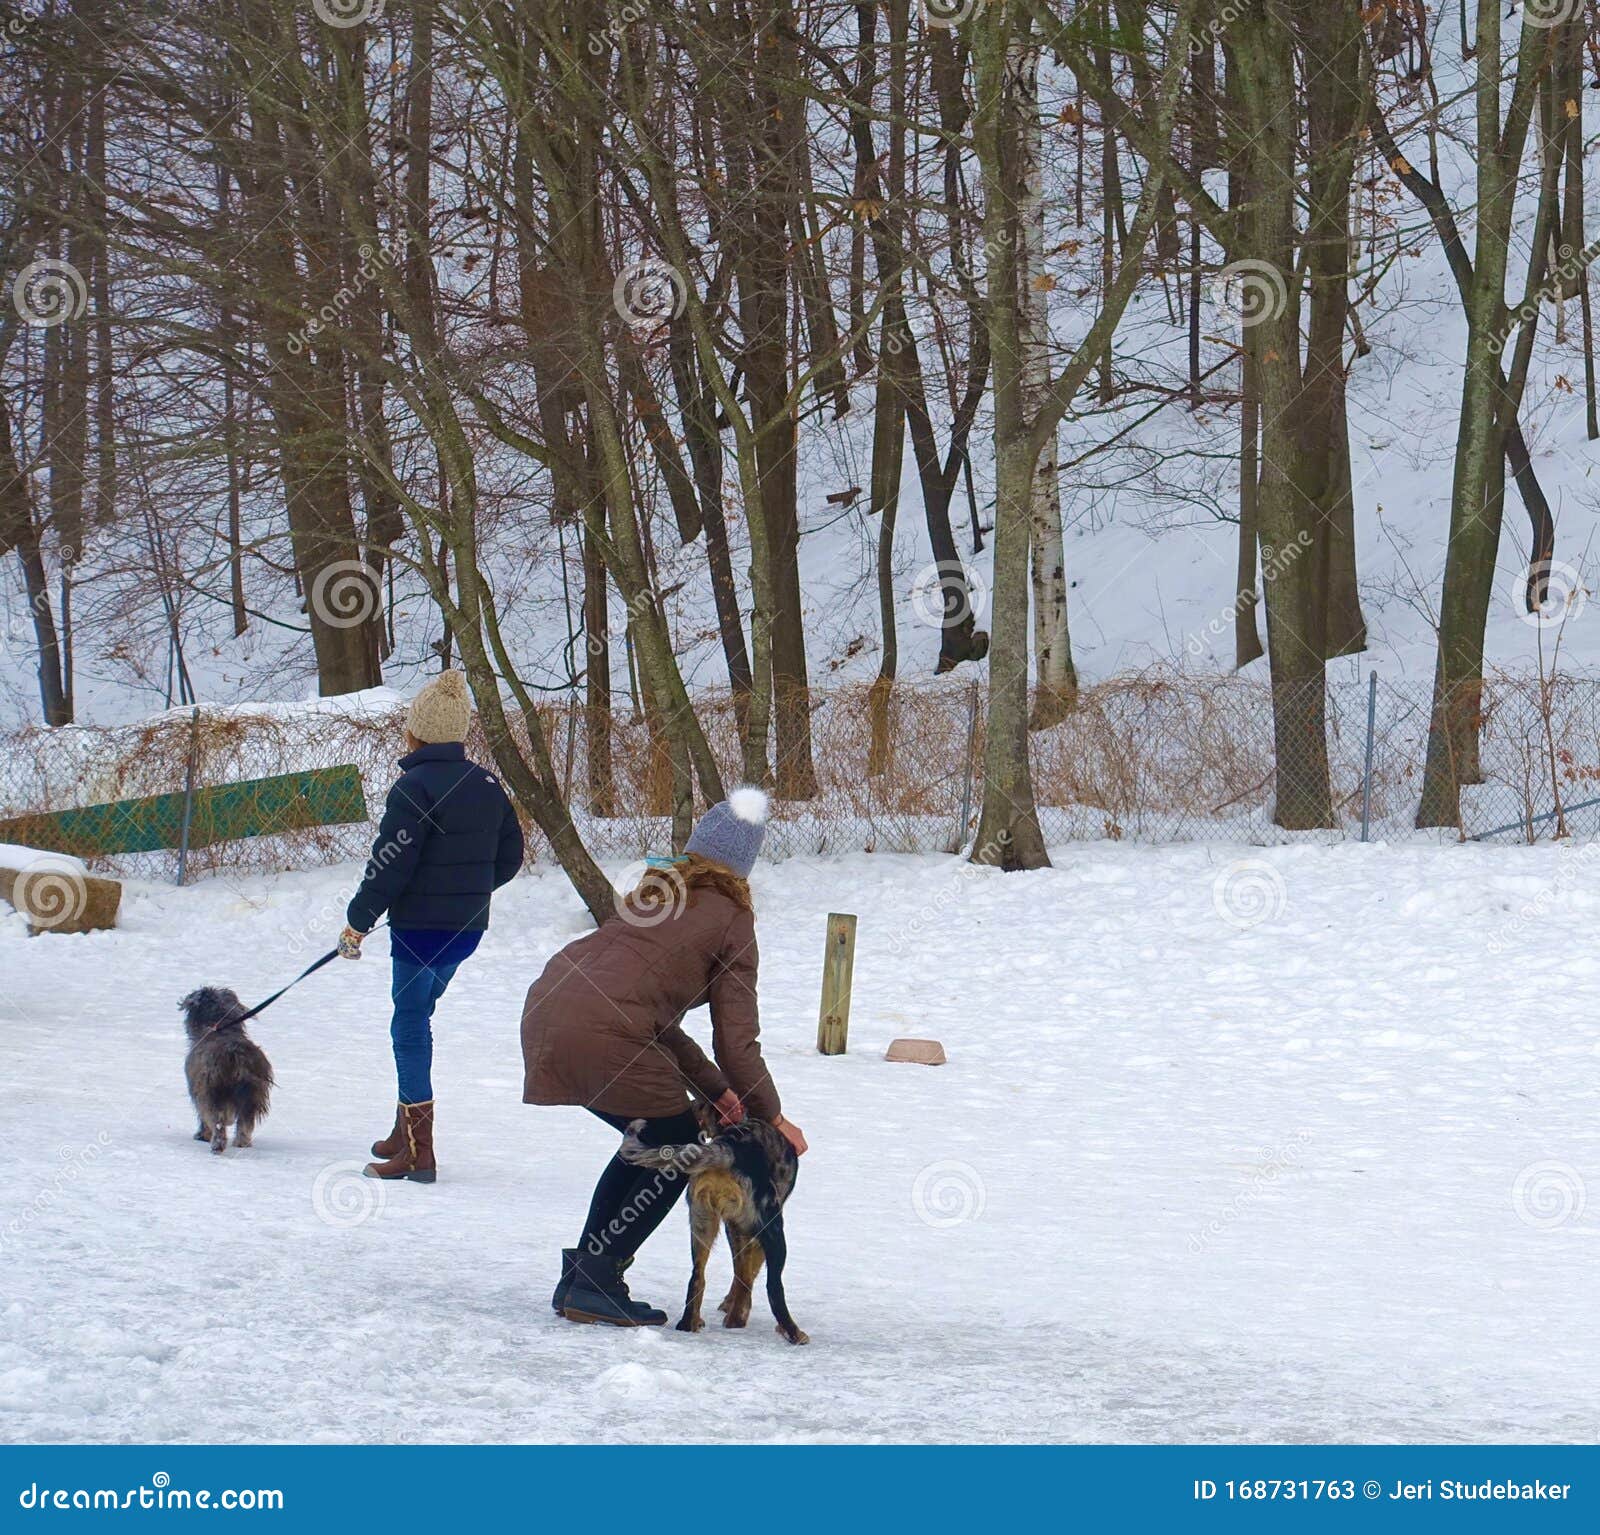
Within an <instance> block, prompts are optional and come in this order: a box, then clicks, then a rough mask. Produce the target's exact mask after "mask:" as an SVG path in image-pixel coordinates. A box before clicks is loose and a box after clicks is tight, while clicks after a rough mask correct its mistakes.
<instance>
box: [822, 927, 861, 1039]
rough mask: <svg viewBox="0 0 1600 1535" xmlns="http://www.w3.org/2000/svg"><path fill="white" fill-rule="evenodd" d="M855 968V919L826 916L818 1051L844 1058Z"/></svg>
mask: <svg viewBox="0 0 1600 1535" xmlns="http://www.w3.org/2000/svg"><path fill="white" fill-rule="evenodd" d="M855 967H856V919H855V918H854V917H852V916H850V915H848V914H846V913H843V912H837V911H832V912H829V913H828V944H827V947H826V948H825V949H824V950H823V952H822V1007H821V1009H820V1010H819V1011H818V1014H817V1049H818V1050H819V1051H820V1052H821V1053H822V1054H823V1055H843V1054H844V1052H845V1046H846V1045H847V1044H848V1043H849V1038H850V982H851V978H852V976H853V975H854V973H855Z"/></svg>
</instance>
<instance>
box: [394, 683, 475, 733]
mask: <svg viewBox="0 0 1600 1535" xmlns="http://www.w3.org/2000/svg"><path fill="white" fill-rule="evenodd" d="M471 725H472V695H471V694H470V693H469V692H468V691H467V679H466V678H465V677H464V676H462V674H461V673H460V672H454V671H452V672H440V673H439V675H438V676H437V677H435V678H434V679H433V681H431V682H430V683H428V685H427V686H426V687H424V688H423V689H422V691H421V692H420V693H418V694H417V696H416V697H415V698H413V699H412V700H411V708H410V709H409V710H408V711H407V712H406V729H407V730H409V731H410V732H411V734H412V735H414V736H415V737H416V738H417V739H418V740H419V741H421V742H423V743H424V744H436V743H438V742H440V741H465V740H466V738H467V731H468V729H469V728H470V727H471Z"/></svg>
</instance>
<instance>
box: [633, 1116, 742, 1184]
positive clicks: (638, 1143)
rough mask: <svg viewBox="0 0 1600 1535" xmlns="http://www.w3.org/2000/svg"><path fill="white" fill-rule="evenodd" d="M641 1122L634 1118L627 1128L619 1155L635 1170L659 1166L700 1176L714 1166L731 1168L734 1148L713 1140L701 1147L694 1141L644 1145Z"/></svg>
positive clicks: (642, 1124)
mask: <svg viewBox="0 0 1600 1535" xmlns="http://www.w3.org/2000/svg"><path fill="white" fill-rule="evenodd" d="M642 1129H644V1121H643V1120H642V1119H636V1120H634V1121H633V1123H632V1124H630V1125H629V1126H628V1132H627V1134H626V1135H625V1136H624V1137H623V1140H622V1146H621V1148H620V1150H619V1152H618V1155H619V1156H621V1158H622V1160H623V1161H624V1162H631V1163H632V1164H633V1165H634V1166H635V1167H662V1168H666V1169H668V1170H669V1171H672V1172H679V1173H703V1172H706V1171H707V1170H709V1169H710V1168H713V1167H732V1166H733V1148H732V1147H730V1146H725V1145H723V1144H722V1143H721V1142H720V1141H713V1142H712V1143H711V1144H710V1145H709V1146H702V1145H701V1144H700V1143H699V1142H698V1141H693V1142H691V1143H690V1144H688V1145H686V1146H646V1145H645V1143H644V1142H643V1141H642V1140H640V1139H639V1132H640V1131H641V1130H642Z"/></svg>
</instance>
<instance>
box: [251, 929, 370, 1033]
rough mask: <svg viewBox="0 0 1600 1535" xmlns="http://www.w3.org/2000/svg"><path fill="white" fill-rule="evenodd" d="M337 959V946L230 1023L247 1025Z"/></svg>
mask: <svg viewBox="0 0 1600 1535" xmlns="http://www.w3.org/2000/svg"><path fill="white" fill-rule="evenodd" d="M387 925H388V924H387V923H383V922H380V923H379V924H378V927H385V926H387ZM378 927H375V928H373V929H372V932H373V933H375V932H377V931H378ZM366 936H367V937H369V938H370V937H371V936H372V934H371V933H368V934H367V935H366ZM338 957H339V949H338V946H337V945H335V946H334V947H333V948H331V949H329V950H328V952H327V953H326V954H324V955H323V956H322V958H321V959H314V960H312V962H311V963H310V964H309V965H307V966H306V967H305V969H304V970H302V971H301V972H300V974H299V975H297V976H296V977H295V978H294V979H293V980H292V981H290V982H289V984H288V985H287V986H280V987H279V988H278V989H277V990H276V991H275V992H273V994H272V995H271V996H270V997H268V998H267V1000H266V1001H265V1002H257V1003H256V1005H255V1006H254V1007H252V1008H251V1009H250V1011H249V1012H248V1013H241V1014H240V1015H239V1017H238V1018H237V1019H235V1020H230V1021H232V1022H238V1023H248V1022H249V1021H250V1019H252V1018H254V1017H255V1015H256V1014H257V1013H264V1012H266V1010H267V1009H268V1008H269V1007H271V1006H272V1004H273V1003H274V1002H276V1001H277V1000H278V998H279V997H281V996H282V995H283V994H284V992H286V991H289V990H291V989H292V988H294V987H296V986H298V985H299V984H300V983H301V981H303V980H305V978H306V977H307V976H308V975H315V974H316V973H317V971H319V970H320V969H321V968H322V967H323V966H324V965H325V964H327V963H328V962H329V960H334V959H337V958H338Z"/></svg>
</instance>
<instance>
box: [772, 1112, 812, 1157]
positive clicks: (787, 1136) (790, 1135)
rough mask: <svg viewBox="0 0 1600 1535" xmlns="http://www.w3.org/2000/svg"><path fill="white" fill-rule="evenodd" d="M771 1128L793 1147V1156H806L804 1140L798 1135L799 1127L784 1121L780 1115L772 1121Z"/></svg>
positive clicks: (786, 1120) (791, 1122) (789, 1121)
mask: <svg viewBox="0 0 1600 1535" xmlns="http://www.w3.org/2000/svg"><path fill="white" fill-rule="evenodd" d="M772 1128H773V1129H774V1130H776V1131H777V1132H778V1134H779V1135H781V1136H782V1137H783V1138H784V1140H786V1141H788V1143H789V1144H790V1145H791V1146H793V1147H794V1154H795V1155H796V1156H797V1157H803V1156H804V1155H805V1154H806V1138H805V1136H804V1135H802V1134H801V1133H800V1126H799V1125H797V1124H795V1123H794V1121H793V1120H789V1119H785V1118H784V1117H783V1115H782V1114H780V1115H779V1116H778V1117H777V1118H776V1119H775V1120H773V1121H772Z"/></svg>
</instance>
